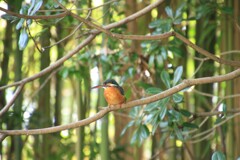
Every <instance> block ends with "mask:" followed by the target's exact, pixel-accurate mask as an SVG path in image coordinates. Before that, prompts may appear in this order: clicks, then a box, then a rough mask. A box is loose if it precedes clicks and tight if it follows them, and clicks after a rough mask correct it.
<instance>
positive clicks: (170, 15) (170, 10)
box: [165, 6, 173, 18]
mask: <svg viewBox="0 0 240 160" xmlns="http://www.w3.org/2000/svg"><path fill="white" fill-rule="evenodd" d="M165 11H166V13H167V15H168V16H169V17H170V18H173V11H172V8H170V7H169V6H167V7H166V8H165Z"/></svg>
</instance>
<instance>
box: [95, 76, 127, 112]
mask: <svg viewBox="0 0 240 160" xmlns="http://www.w3.org/2000/svg"><path fill="white" fill-rule="evenodd" d="M94 88H104V97H105V99H106V101H107V103H108V106H109V107H110V106H111V105H121V104H123V103H125V102H126V97H125V96H124V90H123V88H122V87H121V86H119V84H118V83H117V82H116V81H115V80H114V79H107V80H106V81H104V82H103V84H102V85H98V86H94V87H92V88H91V89H94Z"/></svg>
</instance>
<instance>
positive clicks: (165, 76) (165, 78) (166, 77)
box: [161, 70, 171, 88]
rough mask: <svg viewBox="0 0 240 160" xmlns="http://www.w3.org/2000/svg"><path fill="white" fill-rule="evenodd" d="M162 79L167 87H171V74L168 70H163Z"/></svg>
mask: <svg viewBox="0 0 240 160" xmlns="http://www.w3.org/2000/svg"><path fill="white" fill-rule="evenodd" d="M161 79H162V81H163V83H164V84H165V86H166V87H167V88H170V87H171V85H170V76H169V74H168V72H166V71H165V70H163V71H162V72H161Z"/></svg>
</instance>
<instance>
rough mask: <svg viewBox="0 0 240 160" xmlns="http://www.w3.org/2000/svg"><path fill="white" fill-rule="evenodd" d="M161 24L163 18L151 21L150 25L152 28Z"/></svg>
mask: <svg viewBox="0 0 240 160" xmlns="http://www.w3.org/2000/svg"><path fill="white" fill-rule="evenodd" d="M160 24H161V20H160V19H158V20H156V21H152V22H151V23H149V25H148V27H149V28H150V29H153V28H156V27H158V26H160Z"/></svg>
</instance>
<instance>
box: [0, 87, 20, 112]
mask: <svg viewBox="0 0 240 160" xmlns="http://www.w3.org/2000/svg"><path fill="white" fill-rule="evenodd" d="M23 86H24V84H21V85H20V86H18V88H17V90H16V91H15V93H14V95H13V97H12V99H11V100H10V102H8V104H6V106H4V107H3V108H2V109H1V111H0V117H1V116H2V115H3V114H4V113H6V112H7V111H8V110H9V108H10V107H11V106H12V105H13V103H14V101H15V100H16V98H17V97H18V95H19V94H20V93H21V91H22V89H23Z"/></svg>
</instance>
